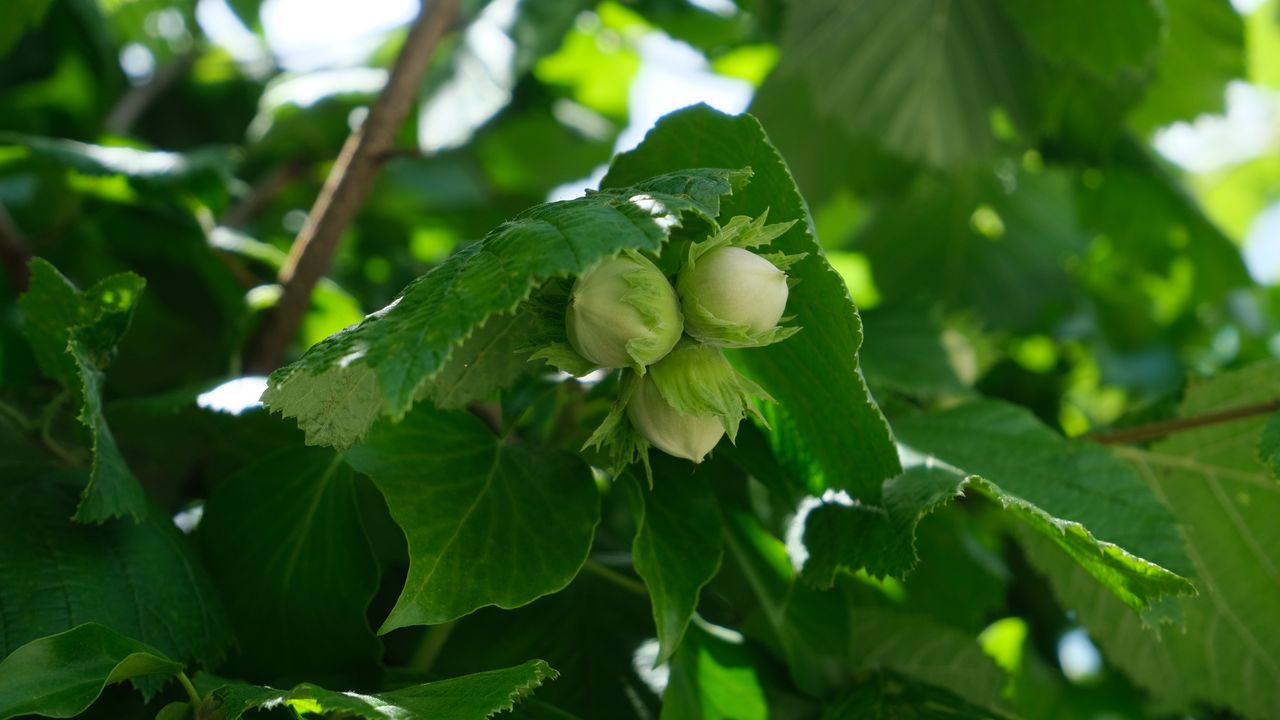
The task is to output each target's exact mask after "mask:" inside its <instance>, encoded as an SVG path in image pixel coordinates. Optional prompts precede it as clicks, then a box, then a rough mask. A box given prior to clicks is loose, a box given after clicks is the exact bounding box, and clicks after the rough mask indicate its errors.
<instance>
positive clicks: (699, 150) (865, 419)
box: [601, 105, 900, 501]
mask: <svg viewBox="0 0 1280 720" xmlns="http://www.w3.org/2000/svg"><path fill="white" fill-rule="evenodd" d="M690 163H692V164H695V165H708V164H709V165H710V166H720V167H726V166H732V167H742V166H749V167H751V168H752V170H753V172H754V175H753V178H752V181H751V184H750V185H749V186H748V187H746V188H745V189H742V190H738V191H735V192H734V194H733V195H731V196H729V197H728V198H725V200H724V211H723V215H724V216H727V217H733V216H735V215H746V216H750V217H757V216H759V215H761V214H762V213H764V211H765V210H766V209H767V210H769V219H770V220H772V221H776V222H784V223H785V222H788V221H791V220H795V221H798V222H797V224H796V225H794V226H793V227H791V229H790V230H788V231H787V233H786V234H784V235H782V236H780V237H778V238H776V239H774V240H773V242H772V247H773V248H774V249H775V250H778V251H781V252H784V253H787V254H798V253H808V256H807V257H806V258H805V259H804V260H802V261H800V262H799V263H797V264H796V265H795V266H794V267H792V268H791V271H790V272H789V275H791V276H792V277H794V278H796V279H798V280H799V283H798V284H797V285H796V286H795V287H794V288H792V289H791V294H790V298H789V300H788V312H789V313H792V314H794V315H795V316H796V320H795V323H796V324H797V325H801V326H803V327H804V328H805V329H804V331H803V332H801V333H798V334H797V335H795V336H794V337H792V338H789V339H788V340H787V341H786V342H781V343H776V344H774V345H770V346H768V347H763V348H751V349H749V350H744V351H740V352H732V353H730V355H731V356H732V358H733V360H734V362H735V364H737V365H739V366H740V367H741V369H742V370H743V371H744V372H745V373H746V374H747V375H749V376H750V377H751V378H752V379H753V380H755V381H756V382H758V383H759V384H760V385H761V386H762V387H763V388H764V389H765V390H766V391H767V392H768V393H769V394H770V395H771V396H773V397H774V398H776V399H777V401H778V405H776V406H772V407H769V408H766V416H767V417H768V419H769V421H770V423H771V425H772V426H773V428H774V432H773V433H772V434H771V441H772V442H774V443H775V445H776V447H777V448H778V449H779V451H780V452H782V454H783V456H784V457H787V458H788V460H789V462H790V463H791V464H792V465H793V467H795V468H796V469H797V471H798V473H797V474H799V475H800V476H802V477H811V478H813V479H814V480H815V481H817V482H819V483H821V482H825V483H826V484H827V485H828V486H830V487H840V488H844V489H847V490H848V491H849V492H850V493H852V494H854V495H856V496H858V497H861V498H864V499H867V500H872V501H873V500H876V499H878V498H879V494H880V484H881V482H882V481H883V480H884V479H885V478H887V477H891V476H893V475H896V474H898V472H899V470H900V468H899V466H898V458H897V452H896V450H895V449H894V446H893V443H892V441H891V439H890V436H889V430H888V426H887V425H886V424H885V421H884V418H883V416H882V415H881V414H880V410H879V408H878V407H877V406H876V405H875V403H874V401H872V399H871V398H870V396H869V395H868V392H867V387H866V384H865V383H864V382H863V380H862V376H861V374H860V373H859V372H858V348H859V347H860V346H861V344H862V328H861V323H860V322H859V320H858V314H857V309H856V308H855V307H854V305H853V301H852V300H850V299H849V292H848V289H847V288H845V285H844V281H843V280H841V278H840V276H839V274H838V273H836V271H835V270H834V269H832V267H831V266H830V264H828V263H827V261H826V258H825V257H824V256H823V254H822V250H821V248H819V246H818V244H817V242H816V241H815V240H814V238H813V235H812V234H811V233H810V232H809V218H808V215H807V213H806V211H805V207H804V201H803V199H802V198H801V197H800V194H799V192H798V191H797V190H796V187H795V183H794V182H793V181H792V179H791V175H790V173H788V171H787V167H786V165H785V163H784V162H783V161H782V158H781V157H779V156H778V153H777V151H776V150H774V149H773V146H771V145H770V144H769V140H768V138H767V137H765V134H764V130H763V129H762V128H761V127H760V123H758V122H757V121H756V120H755V118H752V117H751V116H749V115H742V116H737V117H731V116H728V115H724V114H722V113H720V112H718V111H716V110H713V109H711V108H709V107H707V106H705V105H698V106H694V107H692V108H687V109H684V110H681V111H678V112H676V113H672V114H671V115H668V116H666V117H665V118H664V119H662V120H661V121H659V122H658V124H657V126H655V127H654V129H653V130H651V131H650V132H649V135H648V136H647V137H646V138H645V140H644V142H643V143H641V145H640V146H639V147H638V148H636V149H635V150H633V151H631V152H629V153H625V154H623V155H619V156H618V157H617V158H616V159H615V160H614V162H613V165H612V166H611V167H610V169H609V174H608V175H607V176H606V177H605V179H604V181H603V182H602V183H601V187H604V188H611V187H621V186H626V185H627V184H630V183H632V182H635V181H636V180H637V179H639V178H643V177H647V176H649V175H653V174H656V173H661V172H665V171H671V170H674V169H676V168H678V167H681V166H682V165H684V164H690Z"/></svg>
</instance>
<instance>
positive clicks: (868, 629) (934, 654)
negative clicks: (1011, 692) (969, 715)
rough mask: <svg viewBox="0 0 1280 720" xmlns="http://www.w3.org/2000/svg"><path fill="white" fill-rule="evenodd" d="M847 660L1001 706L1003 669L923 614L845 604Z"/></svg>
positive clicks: (971, 641)
mask: <svg viewBox="0 0 1280 720" xmlns="http://www.w3.org/2000/svg"><path fill="white" fill-rule="evenodd" d="M848 612H849V613H850V614H851V615H852V619H851V621H850V637H849V654H850V657H849V662H850V665H851V666H852V667H853V668H855V669H861V670H878V669H881V670H892V671H896V672H899V673H902V674H904V675H907V676H908V677H911V678H915V679H916V680H919V681H922V682H925V683H928V684H930V685H936V686H938V687H940V688H943V689H945V690H949V691H950V692H952V693H955V694H956V695H957V696H959V697H962V698H965V699H967V700H969V701H971V702H975V703H978V704H980V705H982V706H983V707H989V708H1000V707H1002V706H1003V705H1004V701H1003V700H1002V699H1001V692H1002V690H1003V688H1004V684H1005V675H1004V672H1002V671H1001V670H1000V668H999V667H997V666H996V664H995V661H993V660H992V659H991V658H989V657H987V655H986V654H985V653H983V652H982V649H981V648H980V647H979V646H978V643H977V642H975V641H974V639H973V638H972V637H970V636H968V635H966V634H964V633H961V632H959V631H956V630H954V629H952V628H949V627H946V626H944V625H940V624H937V623H935V622H933V621H931V620H928V619H927V618H924V617H921V616H916V615H909V614H906V613H901V612H898V611H896V610H890V609H887V608H876V607H862V608H849V609H848Z"/></svg>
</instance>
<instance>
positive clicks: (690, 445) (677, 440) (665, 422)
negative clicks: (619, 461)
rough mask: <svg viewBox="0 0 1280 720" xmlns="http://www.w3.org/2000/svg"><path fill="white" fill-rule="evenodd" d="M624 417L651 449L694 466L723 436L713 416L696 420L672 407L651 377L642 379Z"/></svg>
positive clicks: (718, 420)
mask: <svg viewBox="0 0 1280 720" xmlns="http://www.w3.org/2000/svg"><path fill="white" fill-rule="evenodd" d="M627 417H628V418H630V420H631V424H632V425H633V426H634V427H635V429H636V430H638V431H639V432H640V434H641V435H643V436H644V437H645V439H646V440H648V441H649V442H650V444H652V445H653V446H654V447H656V448H658V449H659V450H661V451H662V452H664V453H666V454H668V455H674V456H675V457H679V458H684V459H686V460H692V461H693V462H702V459H703V458H704V457H706V456H707V453H709V452H711V450H712V448H714V447H715V446H716V443H718V442H720V438H721V437H723V436H724V425H723V424H721V422H720V419H719V418H717V417H716V416H715V415H701V416H696V417H695V416H692V415H684V414H681V413H680V412H678V411H677V410H676V409H675V408H673V407H671V404H670V403H668V402H667V401H666V400H665V399H664V398H663V397H662V393H661V392H659V391H658V386H657V384H656V383H654V381H653V378H652V377H644V378H642V379H641V381H640V387H638V388H636V392H635V395H633V396H632V397H631V402H629V403H627Z"/></svg>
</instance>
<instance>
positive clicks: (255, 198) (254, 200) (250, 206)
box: [218, 160, 307, 229]
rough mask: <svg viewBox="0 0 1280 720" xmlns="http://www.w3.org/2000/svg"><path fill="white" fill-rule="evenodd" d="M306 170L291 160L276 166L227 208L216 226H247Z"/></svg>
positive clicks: (297, 162)
mask: <svg viewBox="0 0 1280 720" xmlns="http://www.w3.org/2000/svg"><path fill="white" fill-rule="evenodd" d="M306 169H307V164H306V163H304V162H302V161H301V160H292V161H290V162H287V163H282V164H280V165H277V166H276V167H275V168H274V169H272V170H271V171H270V172H268V173H267V174H266V175H263V176H262V178H261V179H259V180H258V182H257V183H255V184H254V185H253V187H251V188H250V189H249V192H247V193H245V195H244V197H242V198H240V199H239V200H237V201H236V203H235V204H234V205H232V206H231V207H230V208H228V209H227V211H226V213H224V214H223V216H222V220H221V222H219V223H218V224H219V225H223V226H225V227H229V228H236V229H239V228H242V227H244V226H245V225H247V224H249V221H250V220H252V219H253V218H254V217H256V216H257V215H258V213H260V212H262V208H264V207H266V205H267V203H269V202H271V201H272V200H273V199H275V197H276V195H279V194H280V191H281V190H284V189H285V188H286V187H288V186H289V185H291V184H292V183H293V181H294V180H297V179H298V178H299V177H301V176H302V173H303V172H304V171H305V170H306Z"/></svg>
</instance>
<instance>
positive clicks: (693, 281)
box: [677, 212, 805, 348]
mask: <svg viewBox="0 0 1280 720" xmlns="http://www.w3.org/2000/svg"><path fill="white" fill-rule="evenodd" d="M767 216H768V213H767V212H766V213H765V214H763V215H761V216H760V217H759V218H757V219H755V220H752V219H751V218H749V217H744V216H738V217H735V218H733V219H732V220H730V221H729V222H728V223H726V224H725V226H724V227H723V228H721V229H720V230H719V232H717V233H716V234H715V235H713V236H711V237H710V238H707V239H706V240H704V241H702V242H696V243H693V244H692V245H690V247H689V257H688V260H687V261H686V263H685V266H684V269H683V270H681V271H680V276H679V278H678V280H677V287H678V289H679V293H680V302H681V309H682V310H683V311H684V323H685V327H684V329H685V332H686V333H688V334H689V335H690V336H691V337H694V338H697V339H698V340H699V341H701V342H703V343H706V344H708V345H715V346H717V347H731V348H747V347H760V346H762V345H768V344H770V343H775V342H778V341H780V340H785V339H786V338H788V337H791V336H792V335H794V334H795V333H797V332H799V330H800V329H799V328H795V327H782V326H781V325H779V324H778V323H779V321H781V320H783V319H784V318H783V317H782V314H783V312H784V311H785V310H786V307H787V298H788V297H789V295H790V287H791V284H792V281H791V280H790V278H788V277H787V273H786V270H787V268H789V267H790V266H791V265H793V264H795V263H796V262H799V261H800V260H802V259H803V258H804V257H805V255H804V254H803V253H800V254H794V255H787V254H785V253H770V254H768V255H760V254H757V253H755V252H752V250H751V248H757V247H760V246H763V245H768V244H769V242H770V241H772V240H773V239H774V238H777V237H779V236H781V235H782V234H784V233H785V232H786V231H787V230H788V229H789V228H790V227H791V226H792V225H794V224H795V223H794V222H788V223H776V224H773V225H766V224H765V220H766V218H767Z"/></svg>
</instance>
